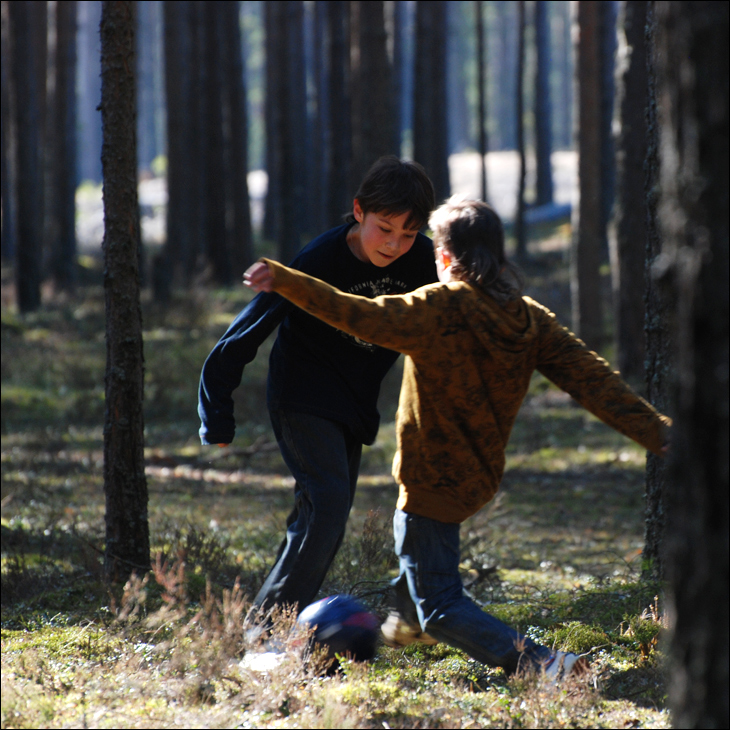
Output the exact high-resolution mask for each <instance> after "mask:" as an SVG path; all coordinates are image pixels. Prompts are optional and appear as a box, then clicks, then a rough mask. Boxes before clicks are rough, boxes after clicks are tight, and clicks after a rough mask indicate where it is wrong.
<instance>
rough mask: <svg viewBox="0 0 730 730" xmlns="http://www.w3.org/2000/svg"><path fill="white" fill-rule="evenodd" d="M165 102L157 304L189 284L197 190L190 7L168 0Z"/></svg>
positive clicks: (165, 9)
mask: <svg viewBox="0 0 730 730" xmlns="http://www.w3.org/2000/svg"><path fill="white" fill-rule="evenodd" d="M162 10H163V28H164V45H165V98H166V104H167V231H166V238H165V245H164V248H163V250H162V252H161V253H160V255H159V257H158V258H157V259H155V264H154V273H153V277H152V278H153V289H154V297H155V301H157V302H162V303H165V302H167V301H168V300H169V298H170V294H171V289H172V285H173V281H177V282H179V283H187V282H188V281H189V274H190V273H191V269H192V267H191V266H190V265H189V263H188V261H189V258H190V255H191V249H192V233H193V194H192V193H193V190H192V180H193V179H194V176H193V175H192V174H191V171H190V168H189V164H190V155H191V151H192V149H193V145H194V140H193V135H192V120H193V118H194V109H193V108H192V106H191V96H192V95H191V89H192V84H193V78H192V69H191V66H190V56H191V52H192V43H191V41H192V39H191V28H190V3H189V2H187V0H183V1H182V2H180V1H179V0H170V1H169V2H166V3H164V4H163V6H162Z"/></svg>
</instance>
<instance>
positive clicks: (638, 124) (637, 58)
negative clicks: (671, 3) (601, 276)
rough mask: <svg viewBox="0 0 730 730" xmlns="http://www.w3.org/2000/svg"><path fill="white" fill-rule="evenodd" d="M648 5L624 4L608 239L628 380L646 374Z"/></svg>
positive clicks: (618, 340) (619, 345)
mask: <svg viewBox="0 0 730 730" xmlns="http://www.w3.org/2000/svg"><path fill="white" fill-rule="evenodd" d="M646 5H647V3H646V2H645V0H629V1H628V2H625V3H623V4H622V12H621V24H620V28H621V32H620V33H619V44H620V45H619V58H620V67H619V69H618V72H619V77H618V78H619V84H618V93H617V99H616V119H617V127H619V129H620V131H619V134H618V143H617V149H616V158H617V159H616V167H617V176H616V211H615V225H614V226H613V227H612V228H611V231H610V240H609V244H610V252H611V275H612V276H611V278H612V284H613V311H614V338H615V339H614V341H615V345H616V364H617V365H618V369H619V370H620V371H621V374H622V375H623V377H624V378H626V379H627V380H628V381H629V382H631V383H638V382H643V380H644V293H643V292H644V258H645V255H646V250H645V249H646V213H647V212H646V200H645V197H644V169H643V168H644V160H645V159H646V152H647V141H646V135H647V129H646V118H645V114H646V107H647V76H646V44H645V41H644V26H645V25H646Z"/></svg>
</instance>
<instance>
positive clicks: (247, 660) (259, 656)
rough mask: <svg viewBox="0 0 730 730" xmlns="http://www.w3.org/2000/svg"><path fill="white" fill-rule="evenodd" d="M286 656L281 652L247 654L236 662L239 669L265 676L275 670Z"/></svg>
mask: <svg viewBox="0 0 730 730" xmlns="http://www.w3.org/2000/svg"><path fill="white" fill-rule="evenodd" d="M285 656H286V654H285V653H284V652H283V651H264V652H259V653H249V654H246V656H244V657H243V659H241V661H240V662H238V666H239V667H241V669H248V670H249V671H251V672H258V673H260V674H266V673H267V672H271V671H272V670H274V669H276V668H277V667H278V666H279V665H280V664H281V662H282V661H283V660H284V657H285Z"/></svg>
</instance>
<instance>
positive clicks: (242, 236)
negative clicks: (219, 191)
mask: <svg viewBox="0 0 730 730" xmlns="http://www.w3.org/2000/svg"><path fill="white" fill-rule="evenodd" d="M222 11H223V12H224V16H223V39H224V44H223V47H224V58H225V59H226V65H225V71H226V72H225V83H224V88H225V95H226V110H227V112H228V114H227V120H226V130H227V135H226V149H227V154H226V159H227V160H228V164H229V170H228V179H229V189H228V190H227V191H226V197H227V199H228V200H229V205H230V208H232V210H233V215H232V216H231V218H232V220H231V230H230V231H229V249H230V255H231V264H232V266H233V271H234V275H233V280H234V282H238V281H240V280H241V278H242V277H243V272H244V271H245V270H246V269H247V268H248V267H249V266H250V265H251V264H252V263H253V260H254V254H253V241H252V239H251V204H250V201H249V197H248V180H247V172H248V159H247V156H248V118H247V112H246V89H245V86H244V74H243V56H242V52H241V24H240V20H239V2H238V0H225V1H224V2H223V4H222Z"/></svg>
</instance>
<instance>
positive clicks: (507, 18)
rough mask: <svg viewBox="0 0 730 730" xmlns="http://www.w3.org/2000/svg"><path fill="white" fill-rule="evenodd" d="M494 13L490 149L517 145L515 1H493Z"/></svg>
mask: <svg viewBox="0 0 730 730" xmlns="http://www.w3.org/2000/svg"><path fill="white" fill-rule="evenodd" d="M495 12H496V14H497V37H496V40H497V43H496V46H497V54H496V62H497V64H496V66H497V67H496V68H495V75H494V77H495V78H496V79H497V80H498V83H497V84H495V86H496V88H495V93H496V98H497V105H496V112H497V114H496V116H497V126H496V135H495V136H496V139H495V140H494V141H493V144H492V149H494V150H514V149H517V120H516V119H515V95H516V93H517V92H516V90H515V84H516V83H517V69H516V66H517V55H516V54H515V48H516V47H517V43H518V40H517V32H518V31H517V16H518V5H517V3H496V7H495Z"/></svg>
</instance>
